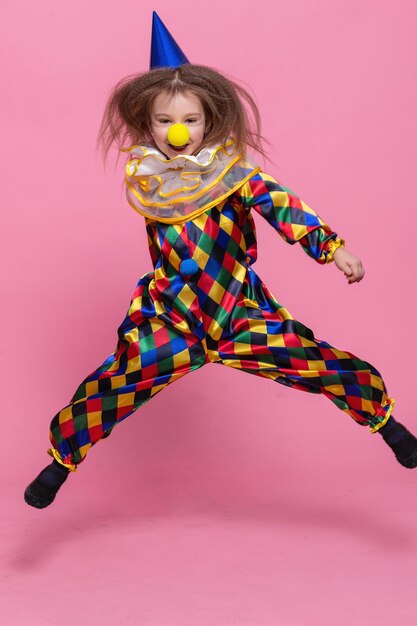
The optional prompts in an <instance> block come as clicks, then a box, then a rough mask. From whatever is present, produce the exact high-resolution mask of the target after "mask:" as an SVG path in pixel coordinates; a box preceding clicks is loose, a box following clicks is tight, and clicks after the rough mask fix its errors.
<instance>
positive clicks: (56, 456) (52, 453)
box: [47, 448, 77, 472]
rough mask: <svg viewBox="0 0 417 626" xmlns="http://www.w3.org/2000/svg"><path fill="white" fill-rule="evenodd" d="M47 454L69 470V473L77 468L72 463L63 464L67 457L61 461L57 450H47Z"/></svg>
mask: <svg viewBox="0 0 417 626" xmlns="http://www.w3.org/2000/svg"><path fill="white" fill-rule="evenodd" d="M47 453H48V454H49V456H52V457H53V458H54V459H55V460H56V461H58V463H60V464H61V465H63V466H64V467H66V468H67V469H69V470H71V472H76V471H77V466H76V465H75V464H74V463H68V462H67V463H65V461H66V460H67V457H65V459H62V458H61V455H60V454H59V452H58V450H55V448H49V450H47Z"/></svg>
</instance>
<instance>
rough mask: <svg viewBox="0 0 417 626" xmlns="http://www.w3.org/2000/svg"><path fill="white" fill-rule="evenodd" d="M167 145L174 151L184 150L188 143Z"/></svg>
mask: <svg viewBox="0 0 417 626" xmlns="http://www.w3.org/2000/svg"><path fill="white" fill-rule="evenodd" d="M168 145H169V147H170V148H171V150H175V152H182V150H185V148H186V147H187V146H189V145H190V144H188V143H186V144H184V145H183V146H173V145H171V144H170V143H169V144H168Z"/></svg>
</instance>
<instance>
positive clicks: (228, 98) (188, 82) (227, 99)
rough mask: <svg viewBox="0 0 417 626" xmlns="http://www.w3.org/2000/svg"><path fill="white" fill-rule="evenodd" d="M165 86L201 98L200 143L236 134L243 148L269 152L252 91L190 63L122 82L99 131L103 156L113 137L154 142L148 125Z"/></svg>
mask: <svg viewBox="0 0 417 626" xmlns="http://www.w3.org/2000/svg"><path fill="white" fill-rule="evenodd" d="M162 91H165V92H167V93H168V94H170V95H174V94H176V93H183V92H184V91H190V92H192V93H193V94H194V95H196V96H197V97H198V98H199V99H200V101H201V104H202V106H203V110H204V114H205V118H206V131H205V136H204V139H203V142H202V144H201V146H200V148H199V149H202V148H204V147H205V146H212V145H216V144H218V143H222V142H224V141H225V140H226V139H227V138H228V137H233V138H234V139H235V141H236V147H237V150H238V151H239V152H240V153H241V154H243V155H244V154H245V153H246V148H247V146H249V147H251V148H253V149H254V150H255V151H256V152H258V153H260V154H262V156H263V157H265V156H266V152H265V150H264V148H263V142H265V141H266V140H265V138H264V137H262V135H261V118H260V115H259V111H258V107H257V105H256V103H255V100H254V98H253V97H252V96H251V95H250V94H249V93H248V91H247V90H246V89H244V88H243V87H241V86H240V85H238V84H237V83H236V82H235V81H233V80H231V79H230V78H226V77H225V76H223V75H222V74H220V72H218V71H216V70H215V69H213V68H211V67H207V66H205V65H192V64H185V65H180V66H179V67H176V68H172V67H162V68H158V69H154V70H150V71H149V72H143V73H141V74H134V75H130V76H127V77H126V78H123V79H122V80H120V81H119V82H118V83H117V85H116V86H115V88H114V89H113V91H112V92H111V94H110V97H109V99H108V101H107V104H106V108H105V111H104V115H103V119H102V122H101V126H100V129H99V133H98V137H97V149H99V148H100V147H101V149H102V153H103V156H104V161H106V158H107V155H108V152H109V149H110V147H111V145H112V144H113V143H114V142H115V143H116V144H117V146H118V148H119V150H121V149H123V148H126V147H128V146H131V145H136V144H141V143H144V142H146V143H153V141H152V137H151V135H150V127H149V124H150V118H151V110H152V104H153V102H154V100H155V98H156V97H157V96H158V94H160V93H161V92H162ZM250 114H251V116H250ZM266 143H269V142H267V141H266Z"/></svg>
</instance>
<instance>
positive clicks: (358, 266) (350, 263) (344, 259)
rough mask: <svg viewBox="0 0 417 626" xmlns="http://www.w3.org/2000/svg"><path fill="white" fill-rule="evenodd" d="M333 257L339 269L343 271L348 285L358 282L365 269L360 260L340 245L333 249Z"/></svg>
mask: <svg viewBox="0 0 417 626" xmlns="http://www.w3.org/2000/svg"><path fill="white" fill-rule="evenodd" d="M333 259H334V262H335V264H336V266H337V267H338V268H339V270H341V271H342V272H344V273H345V276H346V278H347V279H348V283H349V285H350V284H351V283H358V282H359V281H361V280H362V278H363V277H364V275H365V270H364V268H363V265H362V261H361V260H360V259H359V258H358V257H357V256H355V255H354V254H351V253H350V252H348V251H347V250H346V249H345V248H344V247H342V246H340V248H337V250H335V251H334V254H333Z"/></svg>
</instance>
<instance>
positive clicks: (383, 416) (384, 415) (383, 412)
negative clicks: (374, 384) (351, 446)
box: [369, 398, 395, 433]
mask: <svg viewBox="0 0 417 626" xmlns="http://www.w3.org/2000/svg"><path fill="white" fill-rule="evenodd" d="M394 405H395V400H394V398H387V400H386V401H385V402H384V404H383V405H382V406H381V408H380V410H379V411H378V413H377V414H376V415H375V416H374V417H373V418H372V423H371V424H370V425H369V427H370V429H371V433H376V432H377V431H378V430H379V429H380V428H382V427H383V426H385V424H386V423H387V422H388V420H389V417H390V415H391V413H392V409H393V408H394ZM375 422H376V423H375Z"/></svg>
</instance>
